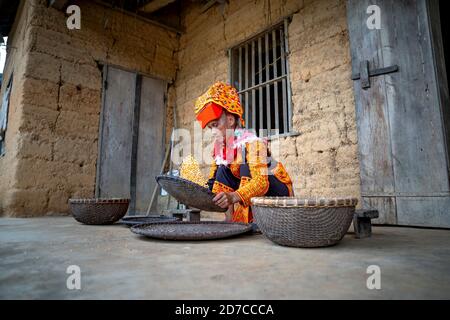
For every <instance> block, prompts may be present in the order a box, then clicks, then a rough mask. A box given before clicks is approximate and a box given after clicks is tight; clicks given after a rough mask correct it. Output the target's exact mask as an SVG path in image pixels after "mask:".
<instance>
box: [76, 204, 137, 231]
mask: <svg viewBox="0 0 450 320" xmlns="http://www.w3.org/2000/svg"><path fill="white" fill-rule="evenodd" d="M129 204H130V199H69V207H70V211H71V212H72V215H73V217H74V218H75V220H77V221H78V222H81V223H84V224H93V225H103V224H113V223H115V222H116V221H119V220H120V219H122V218H123V217H124V216H125V214H126V213H127V210H128V205H129Z"/></svg>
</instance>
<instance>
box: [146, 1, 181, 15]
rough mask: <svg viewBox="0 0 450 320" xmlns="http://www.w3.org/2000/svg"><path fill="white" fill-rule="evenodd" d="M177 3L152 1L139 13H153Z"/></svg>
mask: <svg viewBox="0 0 450 320" xmlns="http://www.w3.org/2000/svg"><path fill="white" fill-rule="evenodd" d="M175 1H176V0H152V1H149V2H148V3H147V4H145V5H143V6H142V7H141V8H139V11H142V12H145V13H152V12H155V11H158V10H159V9H162V8H164V7H166V6H168V5H169V4H171V3H173V2H175Z"/></svg>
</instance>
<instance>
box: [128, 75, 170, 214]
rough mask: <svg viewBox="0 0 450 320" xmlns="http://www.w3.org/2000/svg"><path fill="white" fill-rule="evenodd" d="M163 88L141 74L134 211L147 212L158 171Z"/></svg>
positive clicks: (162, 83)
mask: <svg viewBox="0 0 450 320" xmlns="http://www.w3.org/2000/svg"><path fill="white" fill-rule="evenodd" d="M165 90H166V83H165V82H164V81H162V80H157V79H152V78H148V77H142V83H141V97H140V108H139V131H138V132H139V136H138V145H137V163H136V195H135V197H136V205H135V210H136V212H137V213H145V212H146V211H147V207H148V205H149V203H150V200H151V196H152V193H153V190H154V188H155V186H156V180H155V176H156V175H158V174H159V172H160V170H161V164H162V162H163V158H164V154H165V150H164V123H165V108H164V104H165V102H164V94H165ZM155 204H156V202H155Z"/></svg>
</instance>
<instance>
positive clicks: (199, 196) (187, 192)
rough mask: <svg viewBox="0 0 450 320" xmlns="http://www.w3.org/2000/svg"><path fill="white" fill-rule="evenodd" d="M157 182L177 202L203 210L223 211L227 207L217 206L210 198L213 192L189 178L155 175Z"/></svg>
mask: <svg viewBox="0 0 450 320" xmlns="http://www.w3.org/2000/svg"><path fill="white" fill-rule="evenodd" d="M156 181H157V182H158V184H159V185H160V186H161V188H163V189H164V190H166V191H167V192H168V193H169V194H170V195H171V196H172V197H174V198H175V199H177V200H178V201H179V202H181V203H183V204H185V205H187V206H189V207H192V208H197V209H200V210H204V211H217V212H225V211H227V209H226V208H225V209H224V208H221V207H219V206H217V205H216V204H215V203H214V202H213V201H212V199H213V198H214V193H212V192H211V191H210V190H209V189H208V188H205V187H202V186H200V185H198V184H196V183H193V182H191V181H189V180H186V179H183V178H179V177H173V176H168V175H161V176H157V177H156Z"/></svg>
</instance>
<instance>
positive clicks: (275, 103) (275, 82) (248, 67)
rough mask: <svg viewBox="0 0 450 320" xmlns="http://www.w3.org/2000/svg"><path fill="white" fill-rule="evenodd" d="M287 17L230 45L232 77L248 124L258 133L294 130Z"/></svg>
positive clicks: (269, 134) (282, 132)
mask: <svg viewBox="0 0 450 320" xmlns="http://www.w3.org/2000/svg"><path fill="white" fill-rule="evenodd" d="M287 48H288V42H287V21H285V22H284V23H282V24H279V25H276V26H274V27H272V28H270V29H269V30H266V31H265V32H264V33H261V34H259V35H257V36H255V37H253V38H251V39H250V40H247V41H245V42H244V43H241V44H239V45H238V46H236V47H233V48H231V49H230V51H229V54H230V78H231V79H230V80H231V83H232V85H233V86H234V87H235V88H237V90H238V92H239V97H240V99H241V103H242V105H243V107H244V120H245V123H246V127H247V128H249V129H253V130H255V131H256V133H257V134H258V135H259V136H274V135H282V134H288V133H290V132H291V131H292V123H291V122H292V117H291V93H290V83H289V63H288V56H287V52H288V49H287Z"/></svg>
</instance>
